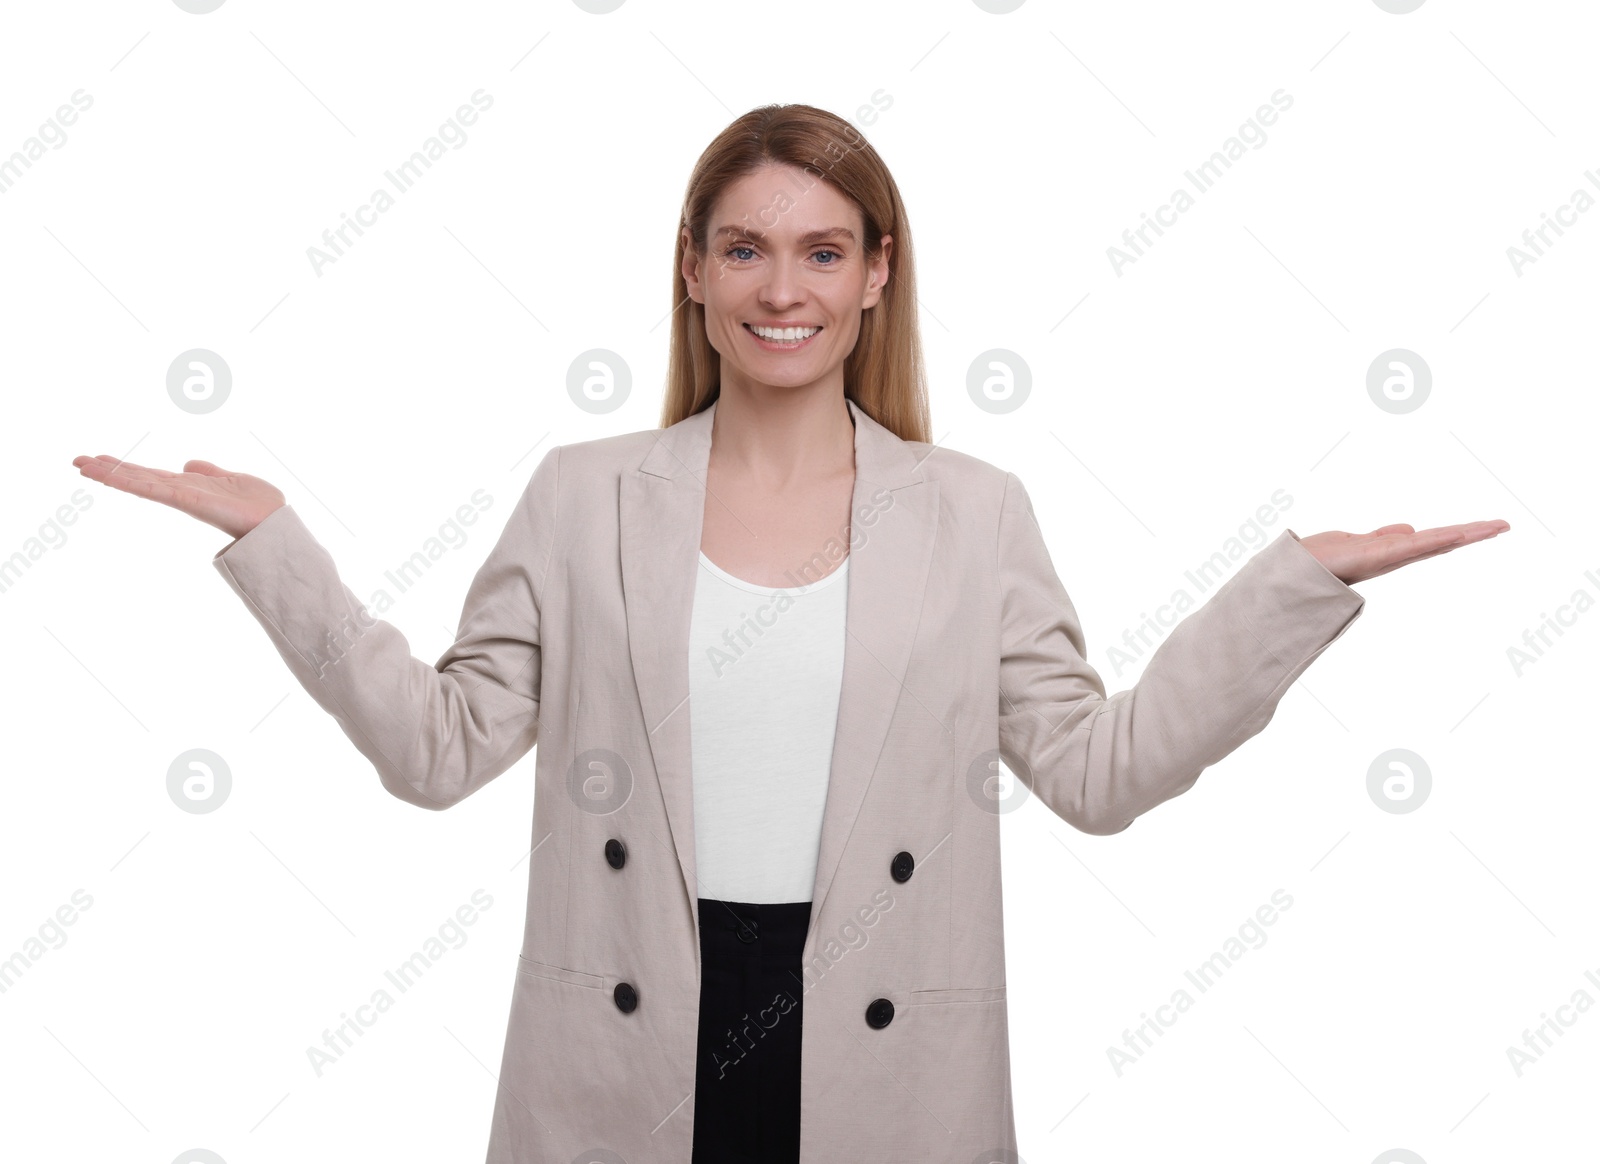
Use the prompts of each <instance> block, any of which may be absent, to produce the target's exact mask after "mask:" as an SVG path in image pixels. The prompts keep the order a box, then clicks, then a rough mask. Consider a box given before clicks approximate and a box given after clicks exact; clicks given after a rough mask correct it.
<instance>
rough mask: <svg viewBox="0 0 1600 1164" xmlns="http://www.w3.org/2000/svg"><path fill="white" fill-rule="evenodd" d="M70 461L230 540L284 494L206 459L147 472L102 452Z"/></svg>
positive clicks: (80, 469)
mask: <svg viewBox="0 0 1600 1164" xmlns="http://www.w3.org/2000/svg"><path fill="white" fill-rule="evenodd" d="M72 463H73V464H74V465H75V466H77V469H78V472H79V473H81V474H83V475H84V476H85V477H87V478H89V479H90V480H91V481H99V482H101V483H102V484H104V485H109V486H111V487H112V488H113V489H120V490H122V491H123V492H124V493H132V494H133V495H134V496H136V497H148V498H149V499H150V500H151V501H159V502H161V504H162V505H170V506H171V507H172V508H173V509H181V510H183V512H184V513H187V514H188V515H189V516H191V517H197V518H199V519H200V520H201V521H203V522H205V523H206V524H207V525H214V526H216V527H217V528H218V529H220V530H221V531H222V532H223V533H225V534H227V535H228V536H229V537H233V538H242V537H244V535H245V534H247V533H249V532H250V531H251V530H253V529H255V527H256V526H257V525H259V524H260V523H261V520H262V518H264V517H266V516H267V514H269V513H271V512H272V511H273V510H274V509H278V508H279V507H281V506H282V505H283V504H284V498H283V494H282V493H281V492H279V491H278V489H277V487H276V486H274V485H273V484H272V483H271V482H268V481H263V480H262V479H261V478H260V477H252V476H251V475H250V474H249V473H230V472H228V471H227V470H226V469H219V468H217V466H215V465H213V464H212V463H211V462H210V461H186V462H185V463H184V466H183V472H181V473H173V472H169V471H168V470H166V469H148V468H146V467H145V466H143V465H135V464H134V463H133V462H132V461H119V460H117V458H115V457H108V456H106V455H105V454H103V453H102V454H101V455H100V456H98V457H75V458H73V461H72Z"/></svg>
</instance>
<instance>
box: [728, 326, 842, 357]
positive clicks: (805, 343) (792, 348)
mask: <svg viewBox="0 0 1600 1164" xmlns="http://www.w3.org/2000/svg"><path fill="white" fill-rule="evenodd" d="M758 326H760V327H774V328H776V327H815V328H816V329H817V330H816V331H814V332H813V333H812V334H811V335H810V336H809V337H807V338H806V339H803V340H801V341H800V342H799V343H797V344H783V343H773V342H772V341H771V340H765V339H762V338H761V337H760V336H758V335H757V334H756V333H755V332H753V331H751V330H750V328H751V325H750V324H748V323H746V324H743V325H742V330H743V331H744V333H745V335H747V336H749V337H750V338H751V339H752V340H754V341H755V342H756V343H757V344H758V345H760V347H761V349H762V350H763V351H767V352H798V351H800V350H801V349H803V348H806V347H809V346H810V345H811V343H812V341H813V340H815V339H816V338H817V336H819V335H821V334H822V332H823V330H824V329H823V328H822V327H820V326H819V325H817V324H814V323H763V324H759V325H758Z"/></svg>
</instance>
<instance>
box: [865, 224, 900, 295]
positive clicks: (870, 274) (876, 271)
mask: <svg viewBox="0 0 1600 1164" xmlns="http://www.w3.org/2000/svg"><path fill="white" fill-rule="evenodd" d="M893 250H894V236H893V235H888V234H886V235H884V236H883V241H882V244H881V249H880V251H879V254H878V257H877V259H876V260H875V261H874V262H873V263H871V264H870V265H869V266H868V267H867V288H866V291H865V292H863V294H862V296H861V308H862V310H863V311H864V310H866V309H867V308H869V307H876V306H877V305H878V300H879V299H881V298H883V289H884V287H885V286H887V285H888V282H889V255H890V253H891V252H892V251H893Z"/></svg>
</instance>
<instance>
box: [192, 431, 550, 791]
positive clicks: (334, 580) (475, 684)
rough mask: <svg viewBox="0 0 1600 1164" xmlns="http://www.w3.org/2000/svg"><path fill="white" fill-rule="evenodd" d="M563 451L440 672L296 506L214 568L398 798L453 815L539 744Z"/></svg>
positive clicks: (466, 611)
mask: <svg viewBox="0 0 1600 1164" xmlns="http://www.w3.org/2000/svg"><path fill="white" fill-rule="evenodd" d="M560 452H561V450H560V448H559V447H558V448H553V449H551V450H550V451H549V452H547V453H546V454H545V456H544V459H543V460H542V461H541V462H540V463H539V465H538V467H537V468H536V469H535V470H534V472H533V476H532V478H531V479H530V481H529V482H528V485H527V487H526V488H525V490H524V491H523V494H522V497H521V498H520V499H519V501H518V502H517V505H516V508H515V509H514V510H513V512H512V514H511V517H510V518H509V519H508V521H507V522H506V526H505V529H504V530H503V531H502V532H501V534H500V538H499V540H498V541H497V542H496V544H495V546H494V548H493V549H492V550H491V551H490V553H489V556H488V557H487V559H485V561H484V563H483V565H482V566H481V567H480V568H479V570H478V572H477V575H476V576H475V577H474V578H473V580H472V585H471V586H470V588H469V589H468V591H467V597H466V601H465V604H464V606H463V608H462V613H461V624H460V628H459V630H458V632H457V637H456V641H455V643H454V644H453V645H452V646H451V647H450V648H449V649H448V650H446V651H445V653H444V654H443V656H441V657H440V659H439V661H438V662H437V663H436V664H433V665H431V666H430V665H429V664H428V663H426V662H424V661H423V660H421V659H417V658H414V657H413V656H412V654H411V649H410V647H409V645H408V644H407V642H406V637H405V636H404V635H403V634H401V633H400V631H399V630H398V629H397V628H396V627H395V626H393V625H392V624H390V623H388V622H385V621H383V620H382V619H377V618H374V617H372V616H371V615H370V614H369V613H368V612H367V610H366V608H365V607H364V606H363V605H362V604H361V603H360V602H359V601H358V600H357V599H356V596H355V595H354V594H352V593H351V592H350V590H349V589H348V588H347V587H346V586H345V585H344V584H343V583H342V582H341V581H340V579H339V574H338V571H337V570H336V569H335V568H334V563H333V559H332V558H331V557H330V556H329V554H328V551H327V550H325V549H324V548H323V547H322V545H321V544H320V543H318V542H317V540H316V539H315V538H314V537H312V535H311V533H310V531H309V530H308V529H307V528H306V526H305V524H304V523H303V522H302V521H301V520H300V516H299V515H298V514H297V513H296V512H295V511H294V509H293V507H291V506H288V505H284V506H282V507H280V508H278V509H276V510H274V511H273V512H272V513H270V514H268V515H267V517H266V518H265V519H263V520H262V521H261V522H260V523H259V524H258V525H257V526H256V527H255V528H254V529H252V530H250V531H249V532H248V533H246V534H245V535H244V536H243V537H240V538H236V539H234V541H232V542H230V543H229V544H228V545H227V546H225V547H223V548H222V549H221V550H219V551H218V552H217V553H216V555H215V556H214V557H213V559H212V564H213V565H215V566H216V568H217V570H218V571H219V572H220V573H221V574H222V576H223V578H225V579H226V580H227V582H228V585H229V586H231V587H232V588H233V590H234V592H235V593H236V594H238V595H239V597H240V598H242V599H243V600H244V603H245V605H246V606H247V607H248V608H249V610H250V613H251V614H253V615H254V616H255V618H256V621H257V622H259V623H260V624H261V625H262V627H263V628H265V630H266V632H267V635H268V636H269V637H270V638H271V640H272V643H273V645H274V646H276V647H277V649H278V653H279V654H280V655H281V656H283V660H284V662H286V663H287V664H288V665H289V670H290V671H292V672H293V673H294V676H295V678H296V679H298V680H299V681H300V684H301V686H303V687H304V688H305V689H306V691H307V692H309V693H310V695H311V697H312V698H313V699H315V700H316V701H317V703H319V704H321V705H322V708H323V709H324V710H325V711H327V712H328V713H329V714H331V715H332V716H333V717H334V719H335V720H337V721H338V724H339V727H340V728H341V729H343V731H344V733H345V735H346V736H348V737H349V738H350V741H351V742H352V743H354V744H355V746H356V748H357V749H358V750H359V751H360V752H361V753H362V755H364V756H366V757H367V759H368V760H370V761H372V764H373V766H374V767H375V768H376V769H377V772H378V778H379V779H380V780H381V781H382V783H383V786H384V787H385V788H387V789H388V790H389V791H390V792H391V793H393V794H394V795H395V796H397V797H399V798H400V799H401V800H404V801H407V802H408V803H411V804H415V805H418V806H420V807H422V808H432V809H443V808H448V807H450V806H451V805H452V804H455V803H456V802H457V801H459V800H462V799H463V798H465V797H467V796H469V795H471V794H472V793H473V792H475V791H477V790H478V789H479V788H480V787H482V786H483V785H484V784H487V783H488V782H489V781H490V780H492V779H494V777H496V776H498V775H500V773H502V772H504V771H505V770H506V769H507V768H510V767H511V765H513V764H515V763H516V762H517V760H519V759H520V758H521V757H522V756H524V755H525V754H526V753H527V752H528V750H529V749H530V748H532V747H533V745H534V743H535V742H536V741H537V740H538V736H539V692H540V670H539V662H540V651H539V609H540V593H541V590H542V588H543V585H544V579H545V576H546V574H547V573H548V572H549V569H550V560H551V556H552V555H551V550H552V546H553V544H554V539H555V530H556V514H557V508H556V506H557V497H558V492H559V480H560Z"/></svg>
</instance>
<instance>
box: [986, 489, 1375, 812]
mask: <svg viewBox="0 0 1600 1164" xmlns="http://www.w3.org/2000/svg"><path fill="white" fill-rule="evenodd" d="M997 553H998V558H999V578H1000V586H1001V592H1002V602H1001V617H1000V634H1001V653H1000V709H999V710H1000V754H1001V757H1002V758H1003V759H1004V760H1005V762H1006V766H1007V767H1009V768H1010V769H1011V770H1012V772H1013V773H1014V774H1015V775H1016V776H1017V777H1018V778H1019V779H1021V780H1022V781H1023V782H1024V783H1025V784H1026V785H1027V787H1028V788H1029V789H1030V790H1031V791H1032V792H1033V793H1034V794H1035V795H1037V796H1038V797H1039V798H1040V799H1041V800H1043V801H1044V803H1045V804H1046V805H1047V806H1048V807H1049V808H1050V810H1051V811H1052V812H1054V813H1055V814H1056V815H1057V816H1059V817H1061V818H1062V819H1063V820H1065V821H1067V822H1068V823H1069V824H1071V825H1073V826H1074V827H1075V828H1077V829H1079V830H1081V831H1082V832H1086V833H1094V834H1101V835H1105V834H1110V833H1118V832H1121V831H1122V830H1123V829H1126V828H1127V827H1128V826H1129V825H1130V824H1132V823H1133V821H1134V818H1135V817H1137V816H1139V815H1141V814H1143V813H1145V812H1148V811H1149V810H1150V809H1152V808H1154V807H1155V806H1156V805H1158V804H1160V803H1162V802H1163V801H1165V800H1170V799H1171V798H1172V797H1174V796H1177V795H1179V794H1180V793H1182V792H1186V791H1188V790H1189V788H1191V787H1192V786H1193V785H1194V783H1195V781H1196V780H1198V779H1199V777H1200V773H1201V772H1202V771H1203V770H1204V769H1206V768H1207V767H1209V766H1210V765H1212V764H1215V763H1216V762H1217V761H1218V760H1220V759H1222V758H1223V757H1224V756H1226V755H1227V754H1228V753H1229V752H1231V751H1233V750H1234V749H1235V748H1237V747H1238V746H1239V745H1240V744H1242V743H1243V742H1244V741H1245V740H1247V739H1249V738H1250V737H1251V736H1253V735H1255V734H1256V733H1258V732H1259V731H1261V729H1262V728H1264V727H1266V726H1267V723H1268V722H1269V721H1270V720H1271V719H1272V716H1273V712H1274V711H1275V710H1276V709H1277V705H1278V701H1279V699H1281V698H1282V696H1283V694H1284V692H1285V691H1287V690H1288V688H1289V685H1290V684H1291V683H1293V682H1294V681H1295V679H1296V678H1298V677H1299V675H1300V673H1301V672H1302V671H1304V670H1305V669H1306V668H1307V667H1308V666H1310V665H1311V661H1312V660H1313V659H1315V658H1316V657H1317V656H1318V655H1320V654H1321V653H1322V652H1323V651H1325V650H1326V649H1327V648H1328V646H1329V645H1330V644H1331V643H1332V642H1333V641H1334V640H1335V639H1337V638H1339V636H1340V635H1342V634H1344V632H1345V631H1346V630H1348V629H1349V628H1350V624H1351V623H1353V622H1354V621H1355V620H1356V618H1357V617H1359V615H1360V613H1361V610H1362V607H1363V606H1364V605H1365V603H1366V600H1365V599H1364V598H1363V597H1362V596H1361V595H1360V594H1358V593H1356V591H1355V590H1353V589H1351V588H1350V587H1349V586H1347V585H1346V584H1345V583H1344V582H1342V581H1340V580H1339V579H1338V578H1337V577H1335V576H1334V574H1333V573H1332V572H1331V571H1329V570H1328V569H1327V568H1326V567H1325V566H1323V565H1322V563H1321V562H1319V561H1317V559H1316V558H1315V557H1314V556H1312V554H1311V552H1310V551H1309V550H1307V549H1306V548H1305V547H1304V546H1302V545H1301V544H1300V540H1299V538H1298V537H1296V536H1295V533H1294V531H1293V530H1290V529H1285V530H1284V531H1283V532H1282V533H1280V534H1279V535H1278V536H1277V537H1276V538H1275V539H1274V540H1273V541H1271V542H1269V543H1268V544H1267V545H1265V546H1263V547H1262V548H1261V549H1260V550H1258V551H1257V552H1256V554H1255V556H1254V557H1252V558H1251V559H1250V560H1249V561H1248V562H1246V563H1245V564H1244V565H1243V566H1241V567H1240V568H1239V570H1238V571H1237V572H1236V573H1234V574H1233V576H1232V577H1230V578H1229V579H1227V580H1226V581H1225V582H1223V584H1222V585H1221V586H1219V587H1218V588H1217V589H1216V591H1215V592H1214V593H1213V594H1212V595H1211V597H1210V598H1209V599H1208V600H1207V601H1206V602H1204V603H1203V604H1202V605H1200V606H1199V607H1197V608H1195V609H1194V610H1192V611H1191V612H1190V613H1189V614H1188V616H1187V617H1185V618H1184V619H1183V620H1182V621H1181V622H1179V623H1178V624H1177V625H1176V626H1175V627H1173V628H1172V630H1171V631H1170V632H1169V633H1168V635H1167V637H1166V638H1165V639H1164V640H1163V641H1162V642H1161V643H1160V644H1159V645H1158V646H1157V648H1156V650H1155V651H1154V653H1153V654H1151V656H1150V658H1149V660H1148V662H1147V663H1146V664H1145V668H1144V671H1143V672H1142V674H1141V675H1140V677H1139V680H1138V682H1137V683H1136V684H1135V685H1134V686H1133V687H1131V688H1129V689H1128V690H1126V691H1119V692H1117V693H1116V694H1115V695H1112V696H1111V697H1109V698H1107V696H1106V691H1105V686H1104V684H1103V683H1102V682H1101V679H1100V676H1099V675H1098V674H1097V673H1096V672H1095V669H1094V668H1093V667H1092V666H1091V665H1090V664H1089V662H1088V661H1087V658H1086V657H1085V648H1084V638H1083V631H1082V629H1081V628H1080V626H1079V623H1078V617H1077V613H1076V612H1075V611H1074V609H1073V606H1072V601H1071V599H1070V598H1068V597H1067V592H1066V590H1065V589H1064V588H1063V587H1062V585H1061V580H1060V579H1059V578H1058V577H1057V575H1056V572H1055V569H1054V567H1053V566H1052V564H1051V561H1050V555H1049V551H1048V550H1047V549H1046V548H1045V543H1044V537H1043V535H1042V533H1041V531H1040V529H1039V523H1038V521H1037V519H1036V518H1035V517H1034V513H1033V505H1032V502H1031V501H1030V500H1029V497H1028V494H1027V491H1026V490H1025V489H1024V488H1023V487H1022V482H1021V481H1019V480H1018V479H1017V478H1016V476H1015V475H1013V474H1010V473H1007V474H1006V487H1005V494H1004V498H1003V500H1002V502H1001V517H1000V528H999V545H998V550H997Z"/></svg>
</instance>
